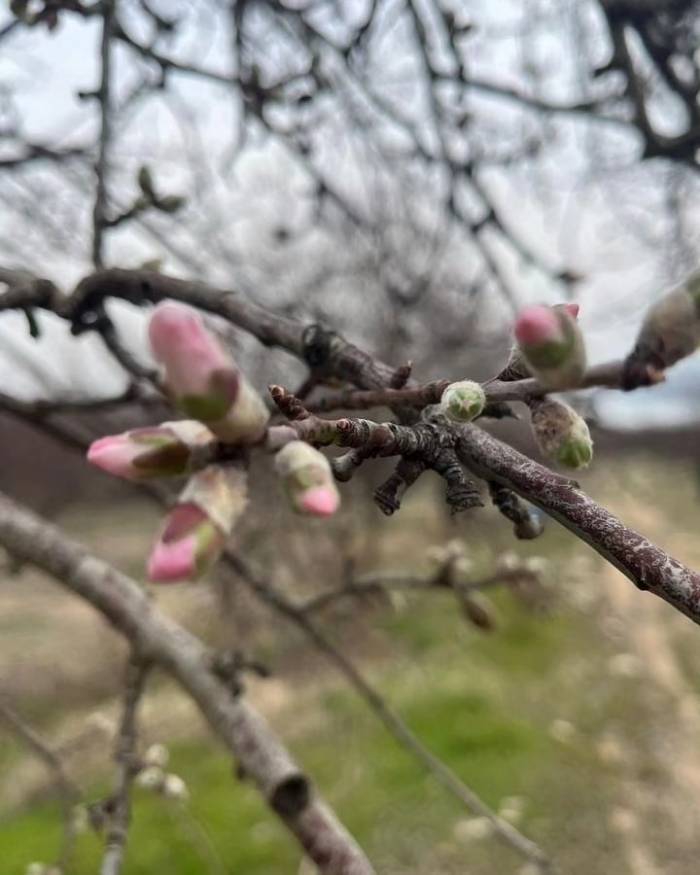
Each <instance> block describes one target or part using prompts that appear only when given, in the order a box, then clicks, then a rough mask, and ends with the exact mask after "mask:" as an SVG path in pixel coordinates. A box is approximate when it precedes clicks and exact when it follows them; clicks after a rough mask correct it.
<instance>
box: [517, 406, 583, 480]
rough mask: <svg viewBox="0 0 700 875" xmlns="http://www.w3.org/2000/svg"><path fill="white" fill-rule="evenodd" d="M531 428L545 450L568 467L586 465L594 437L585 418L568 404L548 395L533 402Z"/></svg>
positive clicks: (541, 447)
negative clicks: (592, 437)
mask: <svg viewBox="0 0 700 875" xmlns="http://www.w3.org/2000/svg"><path fill="white" fill-rule="evenodd" d="M531 411H532V430H533V433H534V435H535V440H536V441H537V445H538V446H539V448H540V450H541V451H542V454H543V455H545V456H547V458H548V459H552V461H554V462H557V463H558V464H560V465H564V466H565V467H567V468H586V467H587V466H588V465H589V464H590V462H591V460H592V458H593V441H592V440H591V435H590V432H589V431H588V426H587V425H586V422H585V420H584V419H583V418H582V417H581V416H579V415H578V413H576V411H575V410H573V409H572V408H571V407H569V405H568V404H564V403H563V402H561V401H556V400H555V399H553V398H546V399H542V400H539V401H536V402H534V403H533V404H532V405H531Z"/></svg>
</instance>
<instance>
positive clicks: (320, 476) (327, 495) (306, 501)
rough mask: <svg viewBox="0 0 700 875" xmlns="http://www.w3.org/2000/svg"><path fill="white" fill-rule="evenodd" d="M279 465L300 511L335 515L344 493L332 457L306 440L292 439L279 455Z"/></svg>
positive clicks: (281, 475) (295, 507) (317, 514)
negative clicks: (332, 469) (335, 474)
mask: <svg viewBox="0 0 700 875" xmlns="http://www.w3.org/2000/svg"><path fill="white" fill-rule="evenodd" d="M275 469H276V471H277V473H278V474H279V476H280V477H281V478H282V483H283V484H284V488H285V490H286V492H287V495H288V496H289V500H290V501H291V503H292V506H293V507H294V509H295V510H296V511H298V512H299V513H304V514H311V515H312V516H331V514H334V513H335V512H336V510H337V509H338V505H339V504H340V495H339V493H338V488H337V487H336V485H335V480H334V479H333V472H332V471H331V466H330V463H329V462H328V459H327V458H326V457H325V456H324V455H323V453H320V452H319V451H318V450H315V449H314V448H313V447H312V446H311V445H310V444H307V443H305V442H304V441H290V442H289V443H288V444H285V445H284V446H283V447H282V449H281V450H280V451H279V452H278V453H277V455H276V456H275Z"/></svg>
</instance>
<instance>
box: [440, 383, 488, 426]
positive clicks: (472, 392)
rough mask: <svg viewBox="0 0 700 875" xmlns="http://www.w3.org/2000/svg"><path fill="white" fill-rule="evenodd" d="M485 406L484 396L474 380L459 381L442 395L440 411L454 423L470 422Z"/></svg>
mask: <svg viewBox="0 0 700 875" xmlns="http://www.w3.org/2000/svg"><path fill="white" fill-rule="evenodd" d="M485 406H486V395H485V394H484V390H483V389H482V387H481V385H480V384H479V383H476V382H475V381H474V380H460V381H459V382H456V383H450V385H449V386H448V387H447V388H446V389H445V391H444V392H443V393H442V397H441V399H440V410H441V412H442V413H444V415H445V416H447V417H448V419H452V420H454V421H455V422H470V421H471V420H472V419H476V418H477V416H480V415H481V414H482V412H483V410H484V407H485Z"/></svg>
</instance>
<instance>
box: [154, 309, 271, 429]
mask: <svg viewBox="0 0 700 875" xmlns="http://www.w3.org/2000/svg"><path fill="white" fill-rule="evenodd" d="M148 336H149V339H150V343H151V348H152V350H153V355H154V356H155V358H156V360H157V361H158V362H160V363H161V364H162V365H163V366H164V367H165V382H166V385H167V387H168V389H169V390H170V392H171V394H172V397H173V401H174V403H175V404H177V406H178V407H179V408H180V410H182V411H183V412H184V413H185V414H186V415H187V416H190V417H192V418H193V419H199V420H201V421H202V422H206V423H207V425H208V426H209V427H210V428H211V430H212V431H213V432H214V433H215V434H216V435H217V437H219V438H220V439H221V440H222V441H227V442H229V443H253V442H255V441H257V440H259V439H260V438H261V437H262V435H263V434H264V432H265V428H266V426H267V421H268V419H269V413H268V411H267V408H266V407H265V404H264V402H263V400H262V398H261V397H260V395H259V394H258V393H257V392H256V391H255V389H254V388H253V387H252V386H251V385H250V383H249V382H248V381H247V380H246V378H245V376H244V375H243V374H242V373H241V371H240V370H239V369H238V367H237V366H236V363H235V362H234V361H233V359H232V358H231V356H229V355H228V353H227V352H225V351H224V349H223V348H222V346H221V344H220V343H219V341H218V340H217V338H216V337H214V335H213V334H211V333H210V332H209V331H208V330H207V328H206V327H205V325H204V322H203V321H202V318H201V317H200V315H199V314H198V313H197V312H196V311H194V310H192V309H191V308H190V307H186V306H184V305H182V304H173V303H164V304H159V305H158V306H157V307H156V309H155V310H154V312H153V315H152V316H151V321H150V324H149V328H148Z"/></svg>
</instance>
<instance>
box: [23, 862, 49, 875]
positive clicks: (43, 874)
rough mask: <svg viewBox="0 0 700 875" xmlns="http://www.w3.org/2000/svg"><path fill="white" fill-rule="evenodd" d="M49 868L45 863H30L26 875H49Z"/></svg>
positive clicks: (25, 871)
mask: <svg viewBox="0 0 700 875" xmlns="http://www.w3.org/2000/svg"><path fill="white" fill-rule="evenodd" d="M47 869H48V866H47V865H46V864H45V863H36V862H34V863H29V864H28V866H27V868H26V869H25V870H24V875H47Z"/></svg>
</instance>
